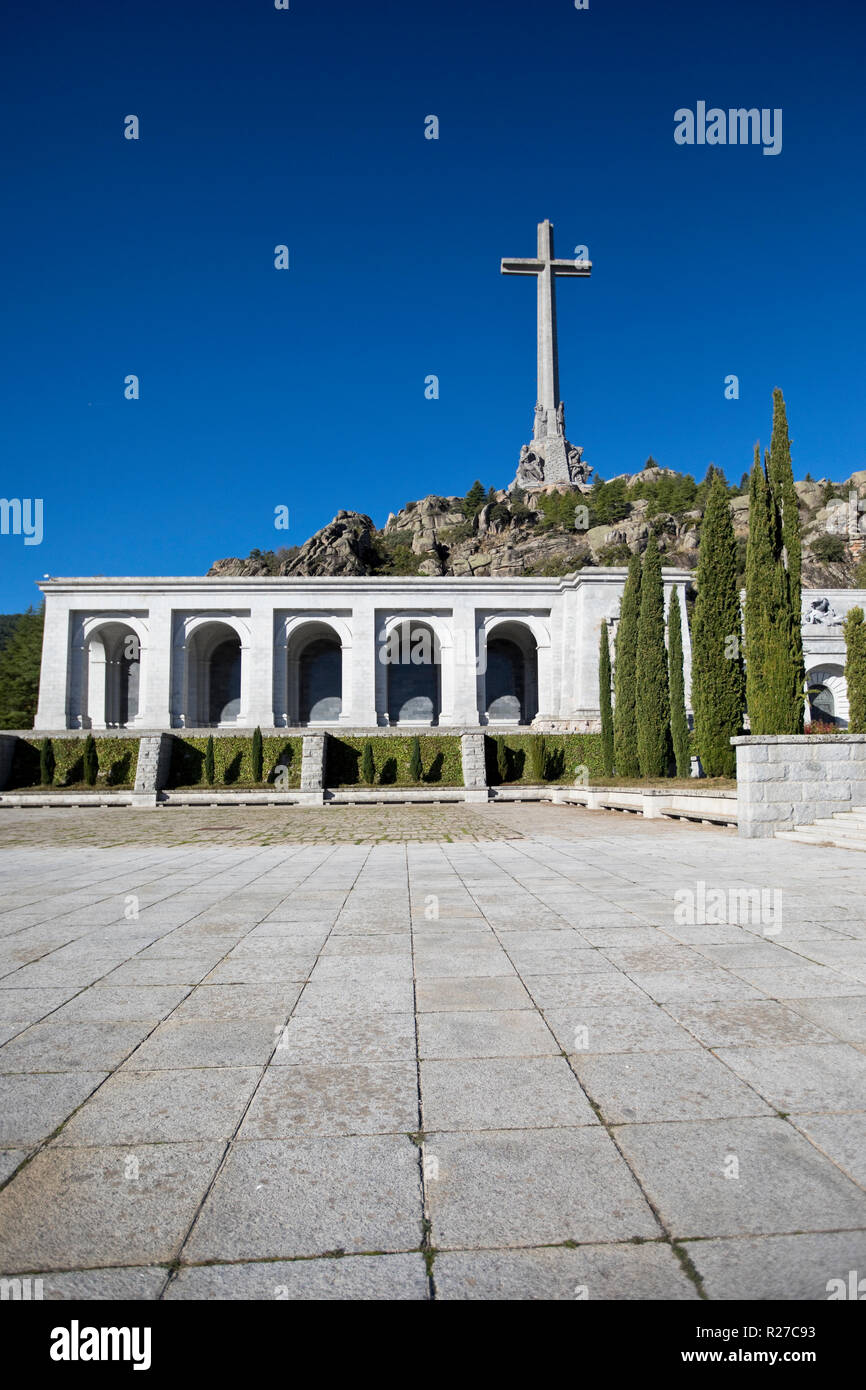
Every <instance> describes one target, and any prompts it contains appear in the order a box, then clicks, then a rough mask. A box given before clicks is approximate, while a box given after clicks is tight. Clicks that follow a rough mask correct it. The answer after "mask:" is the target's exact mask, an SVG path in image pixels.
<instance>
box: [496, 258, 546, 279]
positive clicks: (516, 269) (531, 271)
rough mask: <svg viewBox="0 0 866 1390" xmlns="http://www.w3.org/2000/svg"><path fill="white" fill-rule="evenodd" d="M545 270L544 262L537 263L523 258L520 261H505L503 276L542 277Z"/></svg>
mask: <svg viewBox="0 0 866 1390" xmlns="http://www.w3.org/2000/svg"><path fill="white" fill-rule="evenodd" d="M543 269H544V261H536V260H532V259H527V258H526V257H523V258H521V259H519V260H503V262H502V274H503V275H540V274H541V272H542V271H543Z"/></svg>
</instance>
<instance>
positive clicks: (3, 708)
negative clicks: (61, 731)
mask: <svg viewBox="0 0 866 1390" xmlns="http://www.w3.org/2000/svg"><path fill="white" fill-rule="evenodd" d="M44 614H45V610H44V607H43V608H40V609H39V610H38V611H34V609H33V608H28V610H27V612H26V613H19V614H17V615H16V616H15V621H14V625H13V628H12V631H11V632H10V633H9V635H8V637H7V640H6V643H5V645H4V647H3V650H2V652H0V729H32V728H33V720H34V718H35V716H36V705H37V702H38V699H39V668H40V664H41V661H42V628H43V622H44Z"/></svg>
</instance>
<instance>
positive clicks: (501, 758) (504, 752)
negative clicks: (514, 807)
mask: <svg viewBox="0 0 866 1390" xmlns="http://www.w3.org/2000/svg"><path fill="white" fill-rule="evenodd" d="M496 776H497V777H498V778H499V781H500V783H502V782H507V781H508V746H507V744H506V742H505V739H504V738H503V737H502V735H501V734H497V736H496Z"/></svg>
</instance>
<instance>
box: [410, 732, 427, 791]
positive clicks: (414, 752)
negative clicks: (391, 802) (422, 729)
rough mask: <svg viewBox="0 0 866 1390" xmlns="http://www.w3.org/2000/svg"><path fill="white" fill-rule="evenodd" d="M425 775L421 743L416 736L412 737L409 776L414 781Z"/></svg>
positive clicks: (418, 780)
mask: <svg viewBox="0 0 866 1390" xmlns="http://www.w3.org/2000/svg"><path fill="white" fill-rule="evenodd" d="M423 775H424V767H423V765H422V762H421V743H420V740H419V739H418V738H417V737H415V738H413V739H412V746H411V748H410V750H409V776H410V777H411V778H412V781H413V782H420V781H421V778H422V777H423Z"/></svg>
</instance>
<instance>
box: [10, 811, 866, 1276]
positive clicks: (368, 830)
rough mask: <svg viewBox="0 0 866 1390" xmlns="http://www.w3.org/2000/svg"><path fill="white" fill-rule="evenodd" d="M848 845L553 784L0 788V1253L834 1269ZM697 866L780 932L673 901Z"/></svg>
mask: <svg viewBox="0 0 866 1390" xmlns="http://www.w3.org/2000/svg"><path fill="white" fill-rule="evenodd" d="M861 879H862V873H861V871H860V869H859V859H857V857H856V856H852V855H849V854H846V853H845V852H844V851H834V850H815V851H812V850H811V849H809V848H808V847H804V846H794V845H790V844H786V843H785V842H781V841H780V842H766V841H762V842H760V844H757V843H755V844H753V843H751V842H748V841H739V840H738V839H736V838H735V837H733V836H731V835H730V834H728V833H727V832H725V831H717V830H712V829H707V828H698V827H683V826H680V825H676V824H673V823H668V822H644V821H639V820H637V819H631V818H627V819H626V818H621V817H618V816H615V815H607V814H605V813H595V812H585V811H582V810H580V809H578V808H566V807H556V806H551V805H548V806H544V805H537V804H536V805H523V806H521V805H513V806H504V805H500V806H491V807H484V806H479V807H460V806H449V807H421V808H418V807H387V808H386V807H365V808H353V807H346V808H341V809H340V810H335V809H333V808H331V809H329V810H327V811H325V810H319V811H316V812H314V813H312V815H310V814H309V813H308V812H307V811H306V810H303V811H299V810H294V811H293V810H291V809H290V808H272V809H268V810H267V811H261V810H258V809H257V810H248V809H242V808H241V809H239V810H236V809H235V808H232V809H231V814H230V816H229V815H227V814H223V812H222V811H219V810H215V809H213V810H211V809H208V808H200V809H198V810H196V811H195V812H193V813H187V812H183V813H181V812H178V811H171V812H165V813H164V812H157V813H153V814H150V813H149V814H148V815H144V814H141V815H135V816H131V817H130V816H127V817H126V818H125V819H123V818H121V819H120V820H118V818H117V817H105V816H102V817H100V816H99V815H98V813H96V812H77V811H66V810H64V811H58V812H49V811H39V812H35V811H26V810H25V811H22V812H20V813H18V812H10V811H8V810H6V811H4V812H0V1145H2V1146H3V1147H2V1149H0V1274H4V1275H8V1276H15V1275H16V1274H22V1275H26V1274H27V1272H28V1271H29V1272H30V1273H31V1274H33V1273H34V1272H37V1273H39V1274H40V1276H41V1277H43V1278H44V1280H45V1281H46V1292H45V1297H50V1298H71V1297H82V1298H86V1299H97V1300H98V1299H104V1300H111V1299H113V1298H117V1297H132V1298H140V1299H150V1298H159V1297H166V1298H170V1299H174V1298H196V1297H209V1298H227V1299H228V1298H250V1297H255V1298H266V1299H273V1300H275V1301H280V1300H285V1299H295V1298H298V1299H307V1298H309V1299H319V1298H321V1299H346V1298H371V1299H372V1298H376V1299H380V1298H381V1299H386V1298H387V1299H390V1298H402V1299H413V1300H425V1299H430V1298H434V1299H442V1298H446V1299H455V1298H457V1299H460V1298H473V1299H479V1298H480V1299H498V1298H504V1297H514V1298H520V1299H542V1298H552V1299H561V1298H563V1299H564V1298H572V1299H574V1298H581V1299H582V1298H583V1297H586V1298H588V1299H593V1298H612V1299H621V1298H622V1299H627V1298H632V1299H647V1298H664V1299H666V1298H676V1299H680V1298H693V1297H695V1296H697V1295H698V1294H700V1293H701V1292H703V1294H704V1295H705V1296H708V1297H710V1298H723V1299H724V1298H731V1297H746V1298H756V1299H762V1298H775V1297H786V1298H788V1297H801V1298H821V1297H827V1296H828V1295H827V1292H826V1285H827V1281H828V1280H830V1279H832V1278H834V1277H836V1276H839V1277H846V1276H847V1273H848V1271H849V1270H851V1269H859V1270H861V1272H862V1271H863V1270H866V1253H864V1232H866V1190H864V1189H866V1171H864V1167H863V1159H862V1154H863V1152H864V1149H866V1130H864V1125H866V1096H864V1090H866V1087H864V1084H863V1083H864V1075H866V1073H864V1070H863V1068H864V1066H866V1062H864V1058H866V1032H864V1028H866V1022H864V1020H866V981H864V978H863V977H864V974H866V970H864V963H866V953H864V950H863V946H864V942H866V928H864V918H863V906H862V882H861ZM701 883H703V884H704V886H705V887H706V888H708V889H709V888H721V889H722V890H723V891H724V890H733V889H737V890H741V889H742V888H744V887H745V888H752V889H755V888H757V889H765V888H766V889H770V890H776V889H778V891H779V892H780V893H781V894H782V903H783V913H782V930H781V931H780V932H777V933H771V934H770V935H767V934H766V932H765V924H763V923H761V922H760V921H757V920H756V921H751V920H747V919H744V920H742V921H738V920H736V917H734V918H733V919H732V920H730V921H724V922H720V923H708V922H704V921H701V920H693V921H682V920H681V918H682V912H679V915H677V905H678V901H679V899H680V898H681V897H682V890H684V889H685V890H687V891H688V892H692V893H694V892H695V890H696V889H697V888H698V886H699V885H700V884H701ZM678 895H679V897H678ZM130 904H133V905H134V907H135V912H136V913H137V915H133V916H132V917H131V918H130V917H128V916H127V909H128V908H129V906H130ZM4 1028H5V1029H6V1032H5V1033H4V1032H3V1031H2V1030H3V1029H4ZM4 1038H5V1039H6V1040H5V1041H2V1040H3V1039H4ZM733 1170H736V1171H733ZM726 1174H728V1175H727V1176H726ZM681 1243H682V1244H681ZM678 1249H680V1252H681V1255H682V1258H681V1257H680V1254H678ZM341 1252H346V1253H345V1254H344V1253H341ZM684 1252H687V1253H684ZM49 1286H50V1290H49ZM584 1289H585V1290H586V1292H585V1293H584V1292H582V1290H584Z"/></svg>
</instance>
